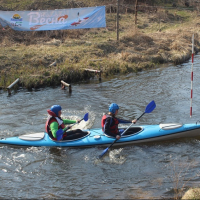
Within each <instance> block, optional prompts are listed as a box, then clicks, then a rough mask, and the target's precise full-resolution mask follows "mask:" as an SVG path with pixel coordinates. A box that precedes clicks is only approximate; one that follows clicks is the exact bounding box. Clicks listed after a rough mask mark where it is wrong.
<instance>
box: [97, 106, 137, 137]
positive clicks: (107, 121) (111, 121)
mask: <svg viewBox="0 0 200 200" xmlns="http://www.w3.org/2000/svg"><path fill="white" fill-rule="evenodd" d="M118 110H119V106H118V105H117V104H116V103H112V104H111V105H110V106H109V112H108V113H107V114H105V115H104V116H103V117H102V120H101V127H102V130H103V132H104V133H105V134H106V135H109V136H112V137H115V138H116V139H118V140H119V139H120V137H121V134H122V132H123V131H124V130H123V129H120V130H119V128H118V124H119V123H134V124H135V123H136V121H137V120H136V119H134V120H132V121H129V120H124V119H119V118H116V115H117V114H118Z"/></svg>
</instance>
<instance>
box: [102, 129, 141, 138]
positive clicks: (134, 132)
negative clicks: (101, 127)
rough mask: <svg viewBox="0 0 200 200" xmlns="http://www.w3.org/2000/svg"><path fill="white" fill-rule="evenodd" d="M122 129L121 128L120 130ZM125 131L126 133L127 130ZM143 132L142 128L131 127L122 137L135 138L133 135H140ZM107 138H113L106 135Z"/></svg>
mask: <svg viewBox="0 0 200 200" xmlns="http://www.w3.org/2000/svg"><path fill="white" fill-rule="evenodd" d="M119 129H121V128H119ZM123 130H124V131H125V130H126V129H125V128H123ZM141 131H143V128H142V127H131V128H129V129H128V130H127V131H126V132H125V133H124V134H123V135H122V137H129V136H133V135H136V134H138V133H140V132H141ZM105 135H106V136H107V137H112V136H110V135H107V134H105Z"/></svg>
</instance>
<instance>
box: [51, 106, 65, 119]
mask: <svg viewBox="0 0 200 200" xmlns="http://www.w3.org/2000/svg"><path fill="white" fill-rule="evenodd" d="M60 110H62V108H61V106H59V105H53V106H51V111H52V112H54V113H55V114H56V115H57V116H58V111H60Z"/></svg>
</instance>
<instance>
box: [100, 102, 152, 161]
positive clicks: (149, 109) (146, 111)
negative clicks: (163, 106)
mask: <svg viewBox="0 0 200 200" xmlns="http://www.w3.org/2000/svg"><path fill="white" fill-rule="evenodd" d="M155 107H156V104H155V102H154V101H151V102H150V103H149V104H148V105H147V107H146V109H145V111H144V112H143V113H142V115H141V116H140V117H138V118H137V121H138V120H139V119H140V118H141V117H142V116H143V115H144V114H145V113H151V112H152V111H153V110H154V109H155ZM132 125H133V123H132V124H131V125H130V126H129V127H128V128H127V129H126V130H125V131H124V132H123V133H122V134H121V136H122V135H124V133H125V132H126V131H127V130H128V129H129V128H130V127H131V126H132ZM117 140H118V139H115V140H114V141H113V143H112V144H111V145H110V146H109V147H107V148H106V149H105V150H104V151H103V152H102V154H101V155H99V159H100V158H102V157H103V156H104V155H105V154H106V153H107V151H108V150H109V149H110V147H112V145H113V144H114V143H115V142H116V141H117Z"/></svg>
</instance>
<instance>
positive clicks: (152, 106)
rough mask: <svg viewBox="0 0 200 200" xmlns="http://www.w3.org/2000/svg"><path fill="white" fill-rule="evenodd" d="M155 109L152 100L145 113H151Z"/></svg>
mask: <svg viewBox="0 0 200 200" xmlns="http://www.w3.org/2000/svg"><path fill="white" fill-rule="evenodd" d="M155 107H156V103H155V102H154V100H153V101H151V102H150V103H149V104H148V105H147V107H146V109H145V113H151V112H152V111H153V110H154V109H155Z"/></svg>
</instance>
